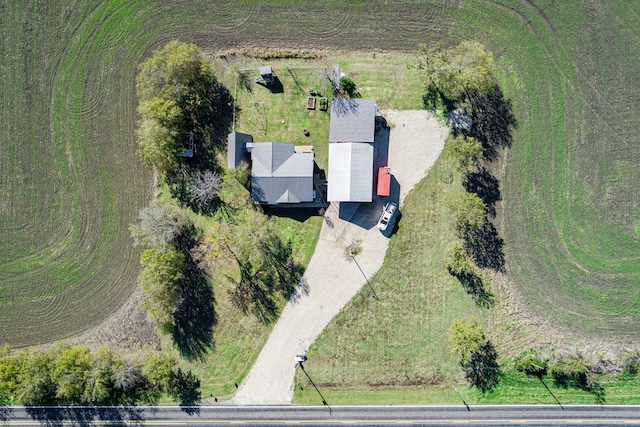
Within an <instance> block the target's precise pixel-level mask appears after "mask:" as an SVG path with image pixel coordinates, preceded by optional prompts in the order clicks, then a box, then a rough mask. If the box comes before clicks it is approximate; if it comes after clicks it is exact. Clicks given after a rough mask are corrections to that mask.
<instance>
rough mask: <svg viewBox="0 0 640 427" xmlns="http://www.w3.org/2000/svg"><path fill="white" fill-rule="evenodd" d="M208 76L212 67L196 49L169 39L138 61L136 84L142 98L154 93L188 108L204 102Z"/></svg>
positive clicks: (210, 75)
mask: <svg viewBox="0 0 640 427" xmlns="http://www.w3.org/2000/svg"><path fill="white" fill-rule="evenodd" d="M212 80H213V69H212V68H211V64H210V63H209V61H207V59H206V58H205V57H204V56H202V53H201V52H200V49H198V47H197V46H196V45H194V44H192V43H182V42H180V41H178V40H173V41H170V42H169V43H168V44H167V45H166V46H164V47H163V48H161V49H159V50H157V51H155V52H154V53H153V55H152V56H151V57H150V58H149V59H147V60H146V61H144V62H143V63H141V64H140V69H139V74H138V78H137V85H136V88H137V91H138V96H139V97H140V100H141V101H143V102H144V101H149V100H151V99H153V98H156V97H158V98H161V99H165V100H172V101H175V102H176V104H177V105H178V106H179V107H180V108H181V109H182V110H183V111H189V109H190V108H191V107H193V106H197V105H199V104H201V103H202V102H204V100H205V98H206V94H207V90H208V89H209V87H210V85H211V82H212Z"/></svg>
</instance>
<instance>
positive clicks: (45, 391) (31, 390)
mask: <svg viewBox="0 0 640 427" xmlns="http://www.w3.org/2000/svg"><path fill="white" fill-rule="evenodd" d="M23 357H24V359H23V365H22V366H21V370H20V373H19V374H18V377H17V381H16V382H17V383H18V384H19V388H18V390H17V393H16V394H17V396H16V397H17V400H18V401H20V402H21V403H23V404H25V405H37V404H55V403H57V396H56V392H57V390H56V389H57V384H56V383H55V382H54V381H53V379H52V378H51V377H52V375H51V373H52V371H53V369H54V362H55V356H54V355H53V354H52V353H51V352H44V351H37V350H34V351H29V352H25V354H24V356H23Z"/></svg>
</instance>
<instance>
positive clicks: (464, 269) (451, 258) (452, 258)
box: [445, 244, 473, 278]
mask: <svg viewBox="0 0 640 427" xmlns="http://www.w3.org/2000/svg"><path fill="white" fill-rule="evenodd" d="M445 267H447V270H449V274H451V275H452V276H454V277H458V278H460V277H464V276H468V275H470V274H473V264H472V262H471V260H470V259H469V255H468V254H467V251H466V250H465V249H464V248H463V247H462V245H460V244H456V245H454V246H453V247H452V248H450V249H449V250H448V251H447V257H446V258H445Z"/></svg>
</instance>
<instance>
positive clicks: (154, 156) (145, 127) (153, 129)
mask: <svg viewBox="0 0 640 427" xmlns="http://www.w3.org/2000/svg"><path fill="white" fill-rule="evenodd" d="M181 134H182V131H181V129H180V128H174V127H167V126H163V125H162V124H161V123H160V122H158V121H157V120H153V119H150V118H147V117H142V120H140V124H139V125H138V130H137V131H136V135H137V137H138V146H139V148H138V151H137V153H138V156H140V158H141V159H142V160H143V161H144V162H145V163H146V164H147V165H149V166H154V167H155V168H156V169H158V171H159V172H161V173H164V172H168V171H171V170H173V169H175V167H176V166H177V165H178V154H180V153H181V152H182V151H183V150H182V145H181V142H180V139H179V137H180V135H181Z"/></svg>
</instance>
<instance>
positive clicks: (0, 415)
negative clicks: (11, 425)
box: [0, 396, 13, 423]
mask: <svg viewBox="0 0 640 427" xmlns="http://www.w3.org/2000/svg"><path fill="white" fill-rule="evenodd" d="M0 397H1V396H0ZM11 418H13V409H11V407H10V406H8V405H6V404H4V403H1V404H0V423H7V421H9V420H10V419H11Z"/></svg>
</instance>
